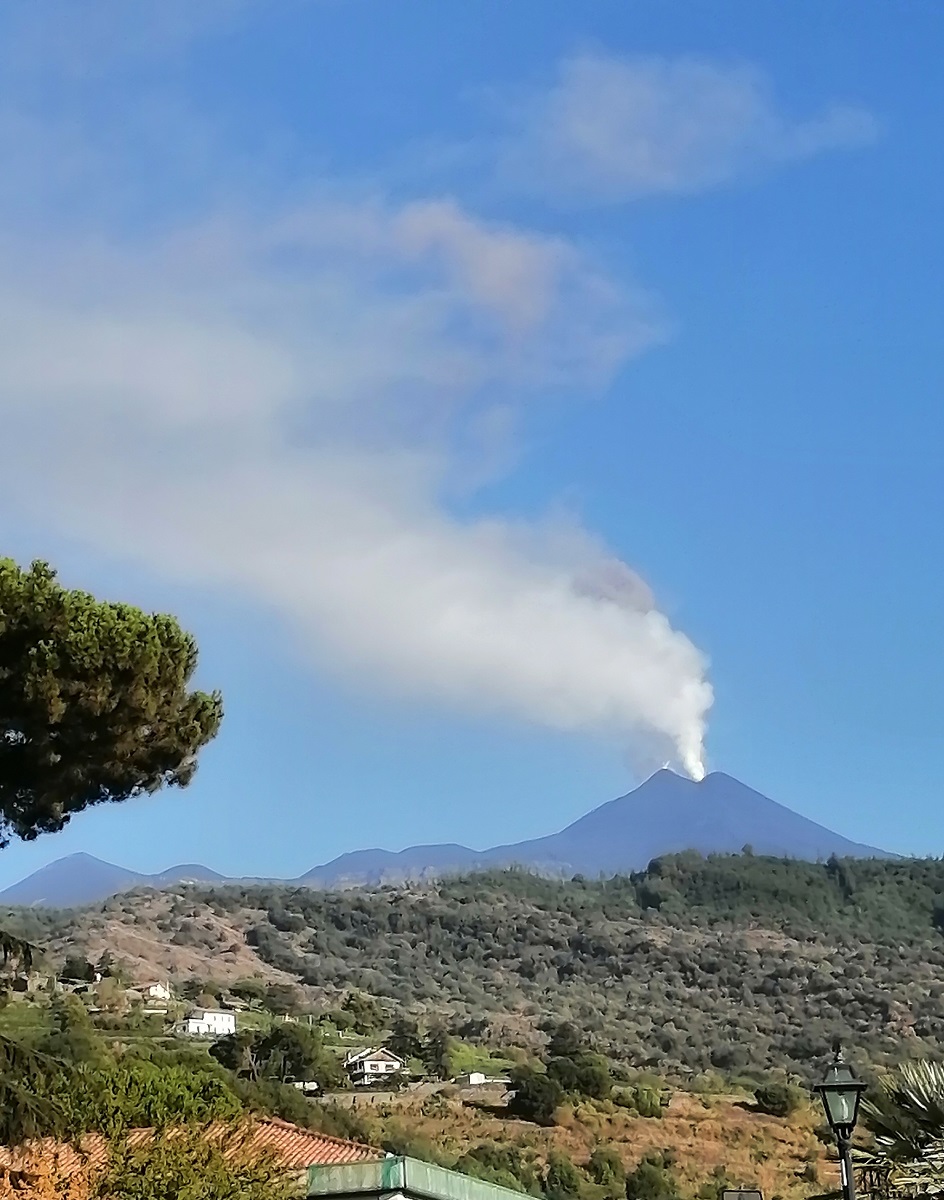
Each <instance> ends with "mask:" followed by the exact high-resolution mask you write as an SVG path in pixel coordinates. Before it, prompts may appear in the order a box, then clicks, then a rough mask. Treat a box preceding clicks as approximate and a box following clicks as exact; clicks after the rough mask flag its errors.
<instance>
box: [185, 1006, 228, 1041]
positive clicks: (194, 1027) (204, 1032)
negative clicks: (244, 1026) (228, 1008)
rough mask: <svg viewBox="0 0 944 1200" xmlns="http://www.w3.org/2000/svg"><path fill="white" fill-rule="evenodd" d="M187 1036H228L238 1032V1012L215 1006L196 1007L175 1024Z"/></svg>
mask: <svg viewBox="0 0 944 1200" xmlns="http://www.w3.org/2000/svg"><path fill="white" fill-rule="evenodd" d="M174 1029H175V1032H177V1033H182V1034H183V1035H184V1036H185V1037H212V1038H221V1037H228V1036H229V1035H230V1034H231V1033H235V1032H236V1014H235V1013H231V1012H222V1011H220V1010H219V1009H215V1008H201V1009H195V1010H194V1011H193V1012H192V1013H190V1015H189V1016H187V1017H184V1019H183V1020H182V1021H179V1022H178V1023H177V1025H175V1026H174Z"/></svg>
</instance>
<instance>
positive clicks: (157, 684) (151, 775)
mask: <svg viewBox="0 0 944 1200" xmlns="http://www.w3.org/2000/svg"><path fill="white" fill-rule="evenodd" d="M196 664H197V649H196V645H195V643H194V640H193V638H192V637H191V636H190V635H189V634H187V633H184V632H183V631H182V630H181V628H180V626H179V625H178V624H177V622H176V620H174V618H173V617H170V616H166V615H148V614H146V613H143V612H141V611H140V610H139V609H137V608H134V607H132V606H131V605H128V604H112V603H108V602H104V601H99V600H96V599H95V598H94V597H93V596H90V595H88V594H87V593H85V592H80V591H71V590H69V589H67V588H64V587H62V585H61V584H60V583H59V582H58V581H57V579H56V573H55V571H53V570H52V569H51V568H50V567H49V566H47V565H46V564H45V563H34V564H33V565H32V566H31V567H30V568H29V569H28V570H21V569H20V568H19V567H18V566H17V565H16V563H14V562H13V561H12V560H10V559H0V846H5V845H7V844H9V842H10V841H11V840H12V839H13V838H22V839H25V840H31V839H33V838H36V837H38V836H39V835H40V834H42V833H53V832H55V831H57V830H59V829H62V828H63V826H64V825H65V824H66V823H67V822H68V821H69V820H70V818H71V817H73V816H74V815H75V814H76V813H79V812H82V811H83V810H84V809H86V808H89V807H90V806H92V805H95V804H102V803H106V802H115V801H122V800H127V799H129V798H131V797H133V796H136V795H140V794H142V793H145V792H154V791H157V789H159V788H161V787H163V786H165V785H177V786H185V785H186V784H187V783H189V782H190V779H191V778H192V776H193V773H194V771H195V769H196V762H197V755H198V753H199V751H200V750H201V749H202V748H203V747H204V746H205V745H206V744H207V743H208V742H209V741H210V740H211V739H212V738H213V737H214V736H215V734H216V732H217V730H218V729H219V725H220V721H221V719H222V701H221V698H220V696H219V694H218V693H213V694H207V693H205V692H200V691H189V690H188V687H189V683H190V680H191V677H192V675H193V672H194V669H195V667H196Z"/></svg>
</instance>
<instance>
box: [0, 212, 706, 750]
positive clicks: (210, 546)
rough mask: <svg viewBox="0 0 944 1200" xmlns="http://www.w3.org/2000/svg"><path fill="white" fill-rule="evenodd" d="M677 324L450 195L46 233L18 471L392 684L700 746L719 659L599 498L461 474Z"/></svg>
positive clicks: (33, 259) (7, 499) (15, 419)
mask: <svg viewBox="0 0 944 1200" xmlns="http://www.w3.org/2000/svg"><path fill="white" fill-rule="evenodd" d="M13 257H14V260H15V258H16V254H15V253H14V255H13ZM658 334H659V328H658V325H657V323H656V322H655V321H654V320H653V319H652V317H651V314H650V313H649V311H648V310H647V309H646V307H645V305H644V304H643V303H642V302H641V301H640V300H639V299H638V298H636V297H635V296H634V295H633V294H632V292H631V291H630V292H626V291H624V289H622V288H620V287H618V286H617V285H616V284H615V283H614V282H613V281H612V280H610V279H608V278H607V277H606V276H605V275H604V274H603V273H601V272H600V271H599V269H597V268H596V267H595V266H594V265H593V264H592V263H590V262H588V261H587V260H586V259H585V258H583V257H582V256H581V255H580V254H578V252H577V251H576V250H575V249H574V247H572V246H571V245H569V244H568V243H567V242H565V241H563V240H561V239H557V238H549V237H545V236H542V235H538V234H535V233H533V232H530V231H527V230H521V229H517V228H515V227H513V226H510V225H498V224H494V223H490V222H485V221H482V220H481V219H479V218H477V217H476V216H474V215H473V214H471V213H469V212H468V211H466V210H465V209H464V208H463V207H462V206H461V205H460V204H459V203H458V202H457V201H456V200H454V199H448V198H447V199H442V198H439V199H426V200H419V201H414V202H409V203H402V204H393V203H390V202H387V201H384V200H383V199H375V200H372V201H367V202H365V201H359V200H358V201H354V200H351V201H348V202H346V203H342V202H339V201H337V200H333V201H331V202H324V203H312V204H310V205H308V206H306V207H304V208H302V209H297V210H295V211H293V212H290V213H284V214H273V215H270V216H269V217H268V218H267V219H266V220H264V221H254V220H248V219H246V218H243V219H235V218H230V219H223V218H219V219H216V220H213V221H208V222H206V223H204V224H202V225H201V226H200V227H199V228H194V229H189V230H179V231H177V232H176V233H175V234H173V235H172V236H169V237H165V238H163V239H161V240H160V241H159V242H154V243H151V244H147V245H143V244H141V243H140V242H139V243H137V244H136V245H134V246H128V245H124V246H116V245H109V244H107V243H102V242H101V241H98V242H96V243H89V244H86V245H84V246H81V245H73V246H71V247H62V246H50V247H48V252H47V254H46V256H45V258H43V259H42V260H40V259H39V257H38V256H37V252H36V248H35V247H33V248H32V250H31V252H30V255H29V256H28V258H27V260H25V261H21V262H19V263H17V264H16V266H15V268H14V270H13V271H12V272H8V273H7V275H6V277H5V278H4V279H3V281H2V287H0V418H2V421H3V425H4V429H5V431H6V434H7V438H8V443H9V444H10V445H12V446H13V447H15V453H13V454H12V455H11V456H10V458H11V463H10V469H9V470H7V471H5V472H4V475H3V477H2V480H0V495H2V498H3V502H4V504H5V505H8V506H11V507H13V508H16V507H19V508H20V510H21V511H24V512H27V513H28V514H29V515H30V517H31V518H33V519H36V518H37V517H39V518H40V519H42V520H44V521H46V522H49V523H51V524H55V525H56V526H58V527H59V528H61V529H64V530H66V531H67V532H68V533H70V534H72V535H74V536H76V537H79V538H81V539H83V540H85V541H87V542H88V543H90V544H93V545H96V546H99V547H101V548H104V549H107V550H108V551H109V552H112V553H114V552H118V553H120V554H122V555H125V556H127V557H129V558H138V559H143V560H144V561H146V562H147V563H148V564H149V565H150V566H151V567H156V568H158V569H160V570H162V571H165V572H168V573H170V574H172V575H174V576H176V577H177V578H179V579H180V580H183V581H189V582H192V581H196V580H200V581H205V582H206V581H208V582H211V583H214V584H218V585H220V586H226V587H232V588H236V589H238V590H239V591H240V592H241V593H243V594H246V595H249V596H251V597H254V598H255V599H256V600H257V601H259V602H260V603H262V604H265V605H268V606H270V607H271V608H272V609H273V610H274V611H276V612H278V613H280V614H281V615H282V616H283V617H285V618H287V619H289V620H290V621H292V622H293V624H294V625H295V626H296V628H297V629H298V630H299V632H300V634H301V636H302V637H303V639H304V641H305V644H306V645H307V647H308V648H309V651H310V652H311V653H312V655H313V656H314V658H315V660H316V661H318V662H320V663H321V664H322V665H327V664H330V665H331V666H333V667H334V668H335V669H338V670H341V671H346V672H348V673H353V674H354V675H356V676H357V677H358V678H359V679H360V680H361V681H362V683H363V684H364V686H367V687H369V688H370V689H371V690H372V691H377V690H387V691H389V692H391V693H394V694H409V695H414V696H416V697H419V698H425V699H433V700H437V701H446V702H449V703H451V704H454V705H456V706H458V707H465V708H469V709H478V710H485V711H493V712H496V713H505V714H509V715H511V716H514V717H517V718H520V719H525V720H531V721H536V722H539V723H542V724H544V725H547V726H550V727H552V728H557V729H561V730H568V731H582V732H584V733H589V734H595V735H598V736H606V737H610V738H613V739H614V740H616V741H618V742H619V743H621V744H622V745H623V746H624V747H626V748H627V749H629V750H632V751H633V752H635V753H636V754H637V756H639V755H641V756H643V757H642V760H641V761H645V762H646V764H647V765H648V764H652V763H657V762H658V761H660V760H663V759H665V760H671V761H674V762H677V763H679V764H680V765H683V766H686V767H687V768H688V769H689V770H691V771H692V772H694V773H698V771H699V770H700V769H701V768H700V762H701V758H702V739H703V735H704V723H705V716H706V713H707V710H708V707H709V706H710V703H711V689H710V686H709V685H708V684H707V682H706V681H705V675H704V672H705V662H704V659H703V657H702V655H701V654H700V653H699V651H698V650H697V649H696V648H695V647H694V646H693V645H692V643H691V642H690V641H689V640H688V639H687V638H686V637H685V636H684V635H683V634H681V633H680V632H678V631H677V630H674V629H673V628H672V627H671V625H670V624H669V622H668V620H667V619H666V617H665V616H663V615H662V614H661V613H660V612H659V611H658V610H657V609H656V608H655V607H654V604H653V602H652V599H651V596H649V594H648V591H647V589H646V588H645V587H644V585H642V584H641V582H640V581H638V580H637V579H636V577H635V576H634V575H633V573H632V572H631V571H630V570H629V568H628V567H626V566H625V565H623V564H621V563H618V562H616V561H615V560H614V559H613V557H612V555H610V554H609V553H608V551H607V550H606V548H605V547H604V546H602V545H601V544H600V543H599V542H598V541H597V539H595V538H594V537H593V536H592V535H591V534H590V533H588V532H587V531H585V530H583V529H582V528H580V527H579V525H577V524H576V523H574V522H564V523H561V522H560V521H553V520H547V521H538V522H520V521H516V520H511V519H508V518H506V517H503V516H502V515H500V514H497V515H489V516H485V517H480V518H478V519H473V520H459V519H457V518H456V517H455V516H454V515H453V514H452V513H451V512H450V510H449V508H448V506H447V505H445V504H444V503H443V500H442V496H443V494H444V492H445V491H447V490H448V488H449V485H450V481H451V480H452V479H454V477H455V475H456V473H457V472H463V471H468V470H469V469H470V466H471V468H472V469H473V470H474V468H475V465H476V464H475V463H472V464H470V463H469V461H468V455H469V446H470V445H471V444H473V442H474V438H471V439H470V437H469V436H467V435H468V434H469V432H470V430H473V431H474V430H475V429H476V428H478V429H479V430H480V429H481V427H482V426H483V425H484V426H486V427H488V426H489V425H490V424H491V427H492V429H493V431H494V430H495V429H497V430H498V435H499V436H501V431H502V430H503V428H504V417H505V415H506V414H507V412H508V411H515V410H518V409H520V407H521V406H522V405H523V404H527V403H528V402H529V400H530V399H531V398H537V397H540V396H542V395H544V394H545V393H546V391H547V389H549V388H550V389H553V388H563V389H565V390H572V389H575V388H579V389H586V388H587V387H597V386H600V385H601V384H603V383H604V382H605V381H606V380H607V379H608V378H609V376H610V375H611V374H612V373H613V371H614V370H616V369H617V368H618V367H619V366H620V365H621V364H622V363H623V362H625V361H626V360H627V359H628V358H631V357H632V356H633V355H634V354H636V353H639V352H640V351H641V350H642V349H644V348H645V347H646V346H647V345H649V344H650V343H651V342H652V340H653V339H654V338H656V337H657V336H658ZM496 418H497V419H496Z"/></svg>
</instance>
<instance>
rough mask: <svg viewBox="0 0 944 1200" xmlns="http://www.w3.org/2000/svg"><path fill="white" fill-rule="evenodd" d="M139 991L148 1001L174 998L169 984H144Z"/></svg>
mask: <svg viewBox="0 0 944 1200" xmlns="http://www.w3.org/2000/svg"><path fill="white" fill-rule="evenodd" d="M138 991H139V992H141V994H142V995H143V996H144V998H145V999H146V1000H164V1001H167V1000H170V998H171V997H172V996H173V994H174V993H173V992H172V991H171V988H170V984H169V983H144V984H142V985H141V987H139V988H138Z"/></svg>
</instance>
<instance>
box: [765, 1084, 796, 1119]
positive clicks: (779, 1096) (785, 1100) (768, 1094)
mask: <svg viewBox="0 0 944 1200" xmlns="http://www.w3.org/2000/svg"><path fill="white" fill-rule="evenodd" d="M754 1099H755V1101H756V1103H757V1109H758V1111H759V1112H762V1113H767V1114H768V1115H769V1116H771V1117H789V1116H790V1115H791V1114H792V1113H795V1112H796V1111H797V1109H798V1108H800V1106H801V1105H802V1104H803V1093H802V1092H801V1091H800V1089H799V1088H798V1087H794V1086H793V1084H790V1083H780V1082H776V1081H775V1082H772V1083H765V1084H763V1085H762V1086H761V1087H759V1088H757V1089H756V1091H755V1092H754Z"/></svg>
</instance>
